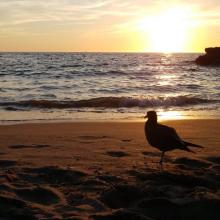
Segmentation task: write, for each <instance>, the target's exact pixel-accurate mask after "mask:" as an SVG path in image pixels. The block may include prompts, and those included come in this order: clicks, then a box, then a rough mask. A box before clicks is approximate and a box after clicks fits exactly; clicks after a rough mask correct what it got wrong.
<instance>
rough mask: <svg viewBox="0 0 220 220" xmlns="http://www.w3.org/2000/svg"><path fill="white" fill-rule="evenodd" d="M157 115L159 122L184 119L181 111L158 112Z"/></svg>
mask: <svg viewBox="0 0 220 220" xmlns="http://www.w3.org/2000/svg"><path fill="white" fill-rule="evenodd" d="M158 115H159V117H158V118H159V120H161V121H164V120H179V119H185V116H184V115H183V114H182V113H181V111H160V112H159V113H158Z"/></svg>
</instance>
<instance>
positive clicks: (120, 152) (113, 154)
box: [106, 151, 129, 157]
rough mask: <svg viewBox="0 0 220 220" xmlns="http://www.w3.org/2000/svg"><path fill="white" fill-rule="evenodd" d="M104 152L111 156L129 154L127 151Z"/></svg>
mask: <svg viewBox="0 0 220 220" xmlns="http://www.w3.org/2000/svg"><path fill="white" fill-rule="evenodd" d="M106 154H107V155H109V156H111V157H126V156H129V154H128V153H125V152H123V151H107V152H106Z"/></svg>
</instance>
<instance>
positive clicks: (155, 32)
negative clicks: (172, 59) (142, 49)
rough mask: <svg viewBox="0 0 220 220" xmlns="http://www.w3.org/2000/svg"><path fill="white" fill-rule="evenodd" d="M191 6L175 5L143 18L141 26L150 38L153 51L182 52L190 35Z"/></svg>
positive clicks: (150, 46)
mask: <svg viewBox="0 0 220 220" xmlns="http://www.w3.org/2000/svg"><path fill="white" fill-rule="evenodd" d="M191 14H192V12H191V10H190V9H189V8H184V7H175V8H171V9H169V10H166V11H164V12H161V13H160V14H158V15H154V16H147V17H145V18H143V19H141V21H140V23H139V27H140V28H141V30H142V32H143V31H144V32H145V33H146V34H147V36H148V40H149V48H150V50H151V51H152V52H165V53H169V52H182V51H184V48H185V46H186V43H187V38H188V37H189V32H190V31H189V27H190V23H189V20H190V16H191Z"/></svg>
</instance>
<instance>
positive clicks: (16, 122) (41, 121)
mask: <svg viewBox="0 0 220 220" xmlns="http://www.w3.org/2000/svg"><path fill="white" fill-rule="evenodd" d="M203 120H206V121H207V120H211V121H212V120H213V121H214V120H220V117H201V118H200V117H199V118H175V119H171V118H162V119H159V120H158V121H159V122H161V123H164V122H169V121H203ZM144 121H145V119H144V118H140V119H137V118H135V119H122V118H121V119H119V118H114V119H99V120H96V119H30V120H29V119H27V120H0V126H4V125H20V124H56V123H61V124H65V123H67V124H69V123H144Z"/></svg>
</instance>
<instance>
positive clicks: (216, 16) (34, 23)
mask: <svg viewBox="0 0 220 220" xmlns="http://www.w3.org/2000/svg"><path fill="white" fill-rule="evenodd" d="M186 2H188V1H183V0H171V1H162V0H135V1H134V0H124V1H121V0H93V1H90V0H50V1H44V0H38V1H36V0H22V1H18V0H10V1H9V0H1V1H0V51H88V52H103V51H106V52H202V51H204V48H205V47H211V46H220V40H219V39H220V1H219V0H209V1H205V0H191V1H190V4H189V3H186Z"/></svg>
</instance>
